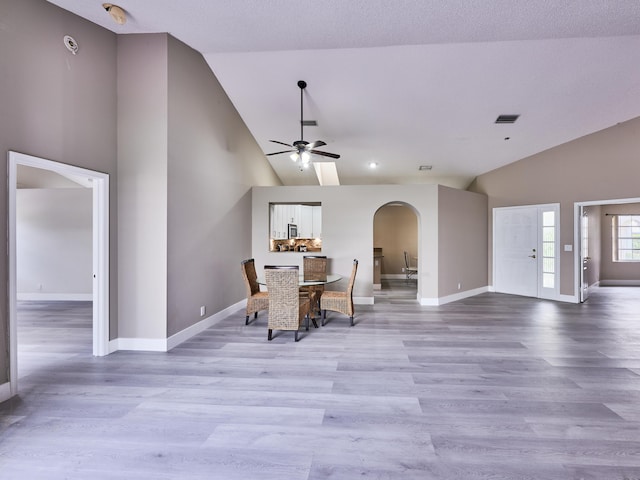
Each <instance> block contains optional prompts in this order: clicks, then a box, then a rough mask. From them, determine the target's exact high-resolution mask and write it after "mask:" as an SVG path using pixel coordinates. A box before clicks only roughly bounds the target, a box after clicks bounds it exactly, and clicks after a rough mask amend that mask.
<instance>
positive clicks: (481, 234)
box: [438, 185, 488, 297]
mask: <svg viewBox="0 0 640 480" xmlns="http://www.w3.org/2000/svg"><path fill="white" fill-rule="evenodd" d="M487 221H488V219H487V197H486V196H484V195H477V194H473V193H471V192H462V191H460V190H456V189H453V188H449V187H445V186H442V185H440V186H439V187H438V245H439V253H438V257H439V269H438V297H446V296H448V295H455V294H458V293H460V292H464V291H467V290H475V289H477V288H482V287H486V286H487V279H488V271H487V262H486V259H487V253H486V252H487ZM458 285H460V287H458Z"/></svg>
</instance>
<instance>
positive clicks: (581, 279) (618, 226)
mask: <svg viewBox="0 0 640 480" xmlns="http://www.w3.org/2000/svg"><path fill="white" fill-rule="evenodd" d="M638 218H640V198H627V199H618V200H608V201H592V202H577V203H575V204H574V221H575V223H574V236H575V239H574V243H575V245H576V248H575V250H574V265H575V274H574V281H575V283H574V284H575V292H576V297H577V301H578V302H580V303H582V302H585V301H586V300H587V299H588V298H589V296H590V295H591V292H592V291H593V290H594V289H595V288H598V287H638V286H640V259H638V258H634V257H637V256H638V255H640V226H638V225H636V226H635V227H634V226H633V225H634V222H633V220H634V219H638ZM628 221H631V223H629V225H626V223H625V222H628ZM635 223H636V224H637V223H638V222H637V221H636V222H635ZM622 252H624V253H622ZM629 292H630V293H631V294H633V295H637V292H638V290H636V289H634V290H632V291H629Z"/></svg>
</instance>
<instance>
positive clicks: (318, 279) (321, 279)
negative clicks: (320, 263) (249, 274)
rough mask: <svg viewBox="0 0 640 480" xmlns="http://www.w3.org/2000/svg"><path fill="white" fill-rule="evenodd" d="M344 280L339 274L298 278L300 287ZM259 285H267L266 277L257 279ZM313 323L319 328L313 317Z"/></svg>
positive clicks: (301, 276)
mask: <svg viewBox="0 0 640 480" xmlns="http://www.w3.org/2000/svg"><path fill="white" fill-rule="evenodd" d="M341 279H342V275H338V274H337V273H328V274H327V275H322V276H310V275H309V274H307V275H306V276H305V275H304V274H302V273H301V274H300V275H299V276H298V287H313V286H317V285H328V284H329V283H335V282H337V281H339V280H341ZM257 281H258V284H260V285H266V284H267V281H266V280H265V277H264V276H258V278H257ZM311 321H312V322H313V326H314V327H315V328H318V324H317V323H316V319H315V318H314V317H313V316H312V317H311Z"/></svg>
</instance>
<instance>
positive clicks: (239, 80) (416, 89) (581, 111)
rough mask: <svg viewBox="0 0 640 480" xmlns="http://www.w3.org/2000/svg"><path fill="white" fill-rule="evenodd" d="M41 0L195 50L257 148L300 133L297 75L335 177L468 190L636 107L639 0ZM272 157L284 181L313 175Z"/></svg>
mask: <svg viewBox="0 0 640 480" xmlns="http://www.w3.org/2000/svg"><path fill="white" fill-rule="evenodd" d="M49 1H50V2H51V3H54V4H56V5H58V6H60V7H62V8H64V9H66V10H69V11H71V12H74V13H76V14H77V15H79V16H82V17H85V18H87V19H89V20H91V21H92V22H95V23H97V24H99V25H102V26H104V27H105V28H107V29H109V30H112V31H114V32H116V33H149V32H168V33H170V34H171V35H173V36H174V37H176V38H177V39H179V40H181V41H182V42H184V43H186V44H188V45H190V46H191V47H192V48H194V49H195V50H198V51H199V52H201V53H202V55H203V56H204V58H205V59H206V61H207V62H208V64H209V66H210V67H211V69H212V71H213V72H214V73H215V75H216V77H217V78H218V80H219V81H220V83H221V85H222V87H223V88H224V89H225V91H226V92H227V94H228V96H229V98H230V99H231V101H232V102H233V103H234V105H235V107H236V108H237V110H238V112H239V114H240V115H241V117H242V118H243V120H244V122H245V123H246V125H247V127H248V129H249V130H250V131H251V133H252V134H253V136H254V137H255V139H256V142H257V143H258V144H259V146H260V147H261V148H262V150H263V152H264V153H270V152H277V151H280V150H282V149H283V148H281V147H282V145H278V144H275V143H271V142H270V141H269V140H279V141H282V142H285V143H292V142H293V141H295V140H299V139H300V138H299V137H300V124H299V123H300V90H299V89H298V87H297V81H298V80H305V81H306V82H307V84H308V86H307V88H306V89H305V93H304V108H305V120H315V121H317V126H310V127H305V129H304V137H305V138H304V139H305V140H308V141H314V140H318V139H320V140H323V141H325V142H326V143H327V145H326V146H325V147H322V148H321V150H326V151H329V152H334V153H338V154H340V155H341V158H340V159H338V160H336V161H335V166H336V169H337V174H338V177H339V180H340V183H341V184H406V183H442V184H445V185H450V186H454V187H460V188H464V187H465V186H466V185H468V183H469V182H471V181H472V180H473V178H475V177H476V176H477V175H479V174H482V173H485V172H488V171H490V170H493V169H495V168H498V167H500V166H503V165H506V164H509V163H511V162H514V161H517V160H520V159H522V158H526V157H528V156H531V155H533V154H536V153H538V152H541V151H544V150H546V149H549V148H552V147H554V146H557V145H560V144H562V143H565V142H568V141H571V140H573V139H576V138H578V137H581V136H584V135H588V134H590V133H593V132H596V131H598V130H602V129H604V128H607V127H610V126H612V125H615V124H616V123H619V122H623V121H626V120H629V119H631V118H634V117H637V116H640V2H638V1H637V0H616V1H606V0H544V1H543V0H483V1H475V0H451V1H442V0H349V1H345V0H270V1H265V0H180V1H179V2H178V1H175V0H121V3H120V4H119V5H120V6H121V7H122V8H123V9H124V10H125V11H126V13H127V22H126V23H125V24H124V25H118V24H116V23H115V22H113V20H112V19H111V18H110V17H109V15H108V14H107V13H106V12H105V10H104V9H103V7H102V2H101V1H98V0H49ZM501 114H515V115H519V117H518V119H517V121H516V122H515V123H513V124H496V123H495V120H496V118H497V117H498V116H499V115H501ZM267 158H268V159H269V161H270V162H271V163H272V165H273V167H274V169H275V170H276V172H277V173H278V175H279V176H280V178H281V179H282V181H283V182H284V183H285V184H286V185H307V184H308V185H316V184H318V178H317V176H316V174H315V171H314V170H313V169H310V170H308V171H302V172H301V171H300V170H299V169H298V168H296V166H295V165H294V164H293V162H291V160H290V159H289V157H288V156H287V155H276V156H270V157H267ZM325 160H331V159H327V158H325V157H314V158H313V161H314V162H319V161H325ZM370 162H376V163H377V164H378V168H377V169H375V170H372V169H370V168H369V167H368V164H369V163H370ZM420 165H430V166H432V167H433V168H432V169H431V170H424V171H420V170H419V166H420Z"/></svg>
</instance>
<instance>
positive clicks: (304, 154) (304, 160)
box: [300, 151, 311, 165]
mask: <svg viewBox="0 0 640 480" xmlns="http://www.w3.org/2000/svg"><path fill="white" fill-rule="evenodd" d="M300 160H301V161H302V164H303V165H307V164H308V163H309V162H310V161H311V154H310V153H309V152H306V151H305V152H302V153H301V154H300Z"/></svg>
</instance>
